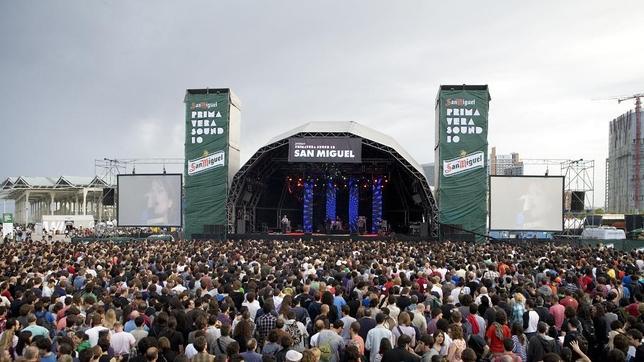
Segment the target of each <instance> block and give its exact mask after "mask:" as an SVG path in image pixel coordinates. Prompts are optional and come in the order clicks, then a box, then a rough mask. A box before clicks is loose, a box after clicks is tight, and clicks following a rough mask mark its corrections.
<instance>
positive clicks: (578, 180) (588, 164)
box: [521, 158, 595, 235]
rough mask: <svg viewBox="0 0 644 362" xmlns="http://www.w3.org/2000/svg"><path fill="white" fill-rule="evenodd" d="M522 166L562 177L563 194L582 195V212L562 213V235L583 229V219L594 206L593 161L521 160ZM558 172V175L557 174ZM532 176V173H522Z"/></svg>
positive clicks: (569, 211) (567, 211) (570, 211)
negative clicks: (542, 169)
mask: <svg viewBox="0 0 644 362" xmlns="http://www.w3.org/2000/svg"><path fill="white" fill-rule="evenodd" d="M521 161H522V162H523V164H524V166H542V167H545V168H546V170H545V175H550V176H564V192H565V193H566V194H569V195H571V196H570V197H571V198H572V197H573V196H572V195H573V193H574V192H583V193H584V200H583V202H584V210H582V211H572V210H570V209H568V210H565V211H564V221H565V222H564V225H565V227H564V231H563V234H564V235H572V234H574V232H575V230H579V229H582V228H583V226H584V225H583V222H584V218H585V217H586V215H587V214H588V212H592V210H593V208H594V205H595V161H594V160H584V159H583V158H582V159H577V160H571V159H522V160H521ZM557 172H559V174H557ZM524 174H525V175H533V173H524Z"/></svg>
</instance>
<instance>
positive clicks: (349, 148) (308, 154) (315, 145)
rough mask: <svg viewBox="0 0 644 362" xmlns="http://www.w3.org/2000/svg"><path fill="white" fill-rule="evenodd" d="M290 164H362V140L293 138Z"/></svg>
mask: <svg viewBox="0 0 644 362" xmlns="http://www.w3.org/2000/svg"><path fill="white" fill-rule="evenodd" d="M288 162H334V163H360V162H362V139H361V138H350V137H307V138H291V139H289V142H288Z"/></svg>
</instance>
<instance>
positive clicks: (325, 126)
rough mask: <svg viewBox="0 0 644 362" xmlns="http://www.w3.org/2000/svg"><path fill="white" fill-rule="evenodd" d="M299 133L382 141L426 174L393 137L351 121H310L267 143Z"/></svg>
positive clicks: (381, 142)
mask: <svg viewBox="0 0 644 362" xmlns="http://www.w3.org/2000/svg"><path fill="white" fill-rule="evenodd" d="M299 133H351V134H354V135H356V136H358V137H361V138H366V139H368V140H371V141H374V142H377V143H380V144H382V145H385V146H388V147H391V148H393V149H394V150H395V151H396V152H398V154H400V155H401V156H403V157H404V158H405V159H406V160H407V162H409V163H410V164H411V165H412V166H413V167H414V168H415V169H416V170H417V171H418V172H420V173H421V174H422V175H425V173H424V172H423V168H422V167H421V166H420V164H419V163H418V162H416V160H415V159H414V158H413V157H412V156H411V155H410V154H409V153H407V151H406V150H405V149H404V148H403V147H402V146H401V145H400V144H399V143H398V142H396V141H395V140H394V139H393V138H392V137H390V136H388V135H386V134H384V133H381V132H378V131H376V130H374V129H373V128H369V127H366V126H363V125H361V124H360V123H357V122H353V121H349V122H309V123H306V124H303V125H301V126H299V127H297V128H293V129H292V130H290V131H287V132H284V133H282V134H280V135H277V136H276V137H273V138H272V139H271V140H270V141H268V143H267V145H270V144H272V143H275V142H277V141H280V140H283V139H286V138H289V137H292V136H295V135H297V134H299Z"/></svg>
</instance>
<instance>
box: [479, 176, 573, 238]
mask: <svg viewBox="0 0 644 362" xmlns="http://www.w3.org/2000/svg"><path fill="white" fill-rule="evenodd" d="M563 189H564V177H563V176H490V230H503V231H563Z"/></svg>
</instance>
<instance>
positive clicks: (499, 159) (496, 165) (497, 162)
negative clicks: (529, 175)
mask: <svg viewBox="0 0 644 362" xmlns="http://www.w3.org/2000/svg"><path fill="white" fill-rule="evenodd" d="M490 175H505V176H523V162H521V161H520V159H519V154H518V153H516V152H513V153H510V154H506V155H498V154H497V153H496V147H492V151H491V152H490Z"/></svg>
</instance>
